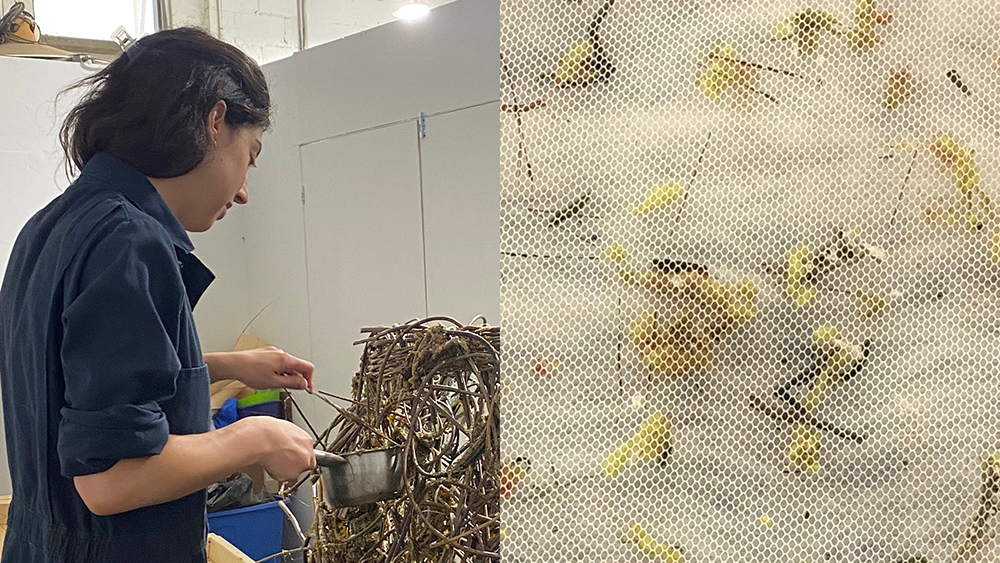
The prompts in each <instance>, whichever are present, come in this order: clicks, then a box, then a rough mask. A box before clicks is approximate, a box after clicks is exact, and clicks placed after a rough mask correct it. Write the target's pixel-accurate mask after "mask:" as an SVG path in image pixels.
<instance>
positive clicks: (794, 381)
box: [500, 0, 1000, 563]
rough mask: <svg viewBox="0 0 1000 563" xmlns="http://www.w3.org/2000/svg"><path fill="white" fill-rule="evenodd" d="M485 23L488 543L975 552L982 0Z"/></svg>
mask: <svg viewBox="0 0 1000 563" xmlns="http://www.w3.org/2000/svg"><path fill="white" fill-rule="evenodd" d="M501 30H502V31H501V35H502V39H501V54H502V63H503V64H502V74H501V82H502V101H503V108H502V115H501V128H502V131H501V135H502V151H501V159H502V170H503V180H502V181H503V184H502V209H501V217H502V239H501V240H502V242H501V252H502V297H501V301H502V312H503V313H502V323H501V324H502V326H503V327H504V335H503V338H504V350H503V378H504V379H503V385H504V395H503V403H502V411H503V422H502V437H503V439H502V446H501V450H502V456H503V459H504V465H503V467H502V468H501V483H500V485H501V495H502V519H503V522H504V524H503V538H504V539H503V541H502V543H501V551H502V556H503V560H504V561H507V562H524V563H541V562H549V561H567V562H568V561H587V562H591V561H593V562H609V563H611V562H614V563H624V562H642V561H664V562H674V563H679V562H680V561H685V562H688V563H701V562H727V563H728V562H777V561H780V562H791V563H800V562H806V561H812V562H815V563H819V562H825V561H833V562H869V561H871V562H889V563H896V562H919V561H931V562H945V561H996V560H998V558H1000V548H998V547H997V545H996V541H995V540H994V538H993V536H994V535H995V533H994V531H995V529H996V526H995V522H994V520H995V518H996V512H997V511H998V509H1000V454H997V455H996V456H994V452H997V451H998V450H1000V418H998V416H997V405H998V399H1000V368H998V365H1000V310H998V297H1000V294H998V286H1000V281H998V273H1000V266H998V262H1000V222H998V218H997V214H996V206H995V204H994V202H993V201H992V200H991V194H993V193H995V191H996V186H997V182H998V170H1000V168H998V165H1000V132H998V116H997V111H996V108H997V107H998V104H1000V91H998V81H1000V59H998V55H1000V33H998V32H1000V6H997V5H994V4H992V3H990V2H987V1H979V2H975V1H966V0H956V1H944V0H913V1H902V0H899V1H895V2H887V1H885V0H876V1H875V2H873V1H871V0H857V1H852V0H822V1H818V2H802V1H799V0H797V1H795V2H791V1H779V0H775V1H756V2H750V1H744V0H732V1H713V0H703V1H696V0H663V1H655V2H654V1H649V0H608V1H607V3H602V2H600V1H596V0H579V1H577V0H532V1H527V0H502V1H501Z"/></svg>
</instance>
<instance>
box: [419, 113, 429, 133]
mask: <svg viewBox="0 0 1000 563" xmlns="http://www.w3.org/2000/svg"><path fill="white" fill-rule="evenodd" d="M417 127H418V128H419V130H420V138H421V139H425V138H427V120H426V119H425V118H424V112H420V114H419V115H417Z"/></svg>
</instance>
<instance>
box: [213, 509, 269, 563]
mask: <svg viewBox="0 0 1000 563" xmlns="http://www.w3.org/2000/svg"><path fill="white" fill-rule="evenodd" d="M284 519H285V513H284V512H282V510H281V507H280V506H278V502H277V501H274V502H268V503H265V504H257V505H254V506H248V507H246V508H237V509H235V510H222V511H219V512H213V513H212V514H209V515H208V531H209V532H212V533H213V534H218V535H220V536H222V537H224V538H226V540H227V541H228V542H229V543H231V544H233V545H234V546H236V548H237V549H239V550H240V551H242V552H243V553H245V554H246V555H247V556H248V557H250V559H253V560H254V561H257V560H259V559H263V558H265V557H267V556H269V555H274V554H276V553H279V552H280V551H281V535H282V527H283V525H284ZM275 561H278V559H277V558H276V559H275Z"/></svg>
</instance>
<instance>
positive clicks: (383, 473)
mask: <svg viewBox="0 0 1000 563" xmlns="http://www.w3.org/2000/svg"><path fill="white" fill-rule="evenodd" d="M316 465H317V466H318V467H319V468H320V477H321V478H322V480H323V496H324V497H325V498H326V502H327V504H329V505H330V506H332V507H334V508H343V507H347V506H360V505H362V504H369V503H372V502H377V501H380V500H388V499H392V498H396V497H398V496H399V495H400V494H401V493H402V492H403V450H402V448H399V447H394V448H388V449H384V450H371V451H367V452H357V453H351V454H345V455H338V454H334V453H330V452H325V451H322V450H316Z"/></svg>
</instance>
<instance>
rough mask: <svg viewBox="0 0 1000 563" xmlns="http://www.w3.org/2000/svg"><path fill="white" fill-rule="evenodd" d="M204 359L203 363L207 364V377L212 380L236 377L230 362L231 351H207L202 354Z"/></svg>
mask: <svg viewBox="0 0 1000 563" xmlns="http://www.w3.org/2000/svg"><path fill="white" fill-rule="evenodd" d="M202 357H203V358H204V359H205V365H207V366H208V377H209V379H210V380H212V381H213V382H215V381H222V380H223V379H236V375H235V374H234V373H233V372H234V370H233V367H232V365H231V364H232V362H231V361H230V360H231V359H232V352H208V353H206V354H202Z"/></svg>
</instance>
